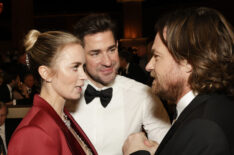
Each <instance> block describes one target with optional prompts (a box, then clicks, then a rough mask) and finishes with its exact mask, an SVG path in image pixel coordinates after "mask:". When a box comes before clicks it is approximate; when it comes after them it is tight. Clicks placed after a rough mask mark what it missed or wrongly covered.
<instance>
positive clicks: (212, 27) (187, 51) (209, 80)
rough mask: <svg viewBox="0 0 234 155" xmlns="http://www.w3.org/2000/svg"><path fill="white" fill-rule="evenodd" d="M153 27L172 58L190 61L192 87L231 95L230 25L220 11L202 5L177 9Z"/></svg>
mask: <svg viewBox="0 0 234 155" xmlns="http://www.w3.org/2000/svg"><path fill="white" fill-rule="evenodd" d="M155 28H156V31H157V32H158V33H159V35H160V38H161V39H162V41H163V43H164V44H165V46H167V48H168V50H169V52H170V53H171V55H172V56H173V58H174V59H175V61H177V62H178V63H180V61H182V60H187V62H188V63H189V64H191V66H192V71H191V75H190V77H189V81H188V82H189V84H190V87H191V89H192V90H194V91H196V92H198V93H212V92H213V93H225V94H227V95H229V96H234V86H233V83H234V64H233V62H234V56H233V49H234V36H233V27H232V26H231V25H230V24H229V23H228V22H227V20H226V19H225V18H224V16H223V15H222V14H221V13H220V12H218V11H217V10H214V9H211V8H205V7H201V8H189V9H184V10H178V11H175V12H173V13H171V14H168V15H166V16H165V17H164V18H161V19H160V20H159V21H158V22H157V23H156V25H155Z"/></svg>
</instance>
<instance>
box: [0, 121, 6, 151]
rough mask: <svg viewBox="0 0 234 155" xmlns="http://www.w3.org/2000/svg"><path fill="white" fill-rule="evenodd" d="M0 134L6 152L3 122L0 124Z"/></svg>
mask: <svg viewBox="0 0 234 155" xmlns="http://www.w3.org/2000/svg"><path fill="white" fill-rule="evenodd" d="M0 136H1V138H2V141H3V143H4V147H5V150H6V153H7V147H6V136H5V123H4V124H3V125H1V126H0Z"/></svg>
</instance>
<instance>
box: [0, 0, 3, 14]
mask: <svg viewBox="0 0 234 155" xmlns="http://www.w3.org/2000/svg"><path fill="white" fill-rule="evenodd" d="M2 11H3V3H1V2H0V14H1V13H2Z"/></svg>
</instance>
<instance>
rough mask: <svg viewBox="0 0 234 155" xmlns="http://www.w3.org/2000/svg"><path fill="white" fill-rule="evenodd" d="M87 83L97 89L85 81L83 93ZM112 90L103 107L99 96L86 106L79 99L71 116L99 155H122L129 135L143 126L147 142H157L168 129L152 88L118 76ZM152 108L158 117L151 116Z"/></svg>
mask: <svg viewBox="0 0 234 155" xmlns="http://www.w3.org/2000/svg"><path fill="white" fill-rule="evenodd" d="M88 84H90V85H92V86H93V87H94V88H95V89H97V90H100V89H98V88H97V87H95V86H94V85H93V84H92V83H90V82H89V81H86V82H85V86H84V87H83V93H84V91H85V89H86V87H87V85H88ZM111 87H112V88H113V96H112V99H111V101H110V103H109V104H108V106H107V107H106V108H104V107H103V106H102V105H101V103H100V98H98V97H96V98H94V99H93V100H92V102H90V103H89V104H86V102H85V99H84V97H81V99H80V101H79V103H78V107H77V109H76V112H74V113H72V115H73V117H74V118H75V120H76V121H77V122H78V124H79V125H80V126H81V128H82V129H83V130H84V132H85V133H86V135H87V136H88V137H89V139H90V140H91V142H92V143H93V145H94V146H95V148H96V150H97V152H98V154H100V155H120V154H122V146H123V143H124V141H125V140H126V138H127V137H128V135H130V134H131V133H134V132H139V131H141V129H142V125H143V126H144V129H145V130H146V132H147V134H148V137H149V139H152V140H155V141H157V142H158V143H160V142H161V140H162V139H163V137H164V136H165V134H166V133H167V131H168V129H169V128H170V121H169V118H168V115H167V113H166V111H165V109H164V108H163V105H162V103H161V101H160V100H159V99H158V98H157V97H155V95H153V94H152V93H151V88H150V87H148V86H146V85H143V84H141V83H139V82H136V81H135V80H132V79H129V78H126V77H123V76H119V75H117V76H116V79H115V81H114V83H112V84H111ZM106 88H107V87H105V88H102V89H106ZM153 105H155V109H156V112H155V113H156V116H160V117H161V118H156V117H155V116H153V108H152V106H153Z"/></svg>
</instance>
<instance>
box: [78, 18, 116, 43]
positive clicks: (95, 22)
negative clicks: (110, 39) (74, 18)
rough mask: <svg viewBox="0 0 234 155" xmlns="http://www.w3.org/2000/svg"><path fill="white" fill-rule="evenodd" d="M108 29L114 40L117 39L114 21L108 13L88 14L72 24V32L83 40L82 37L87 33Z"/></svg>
mask: <svg viewBox="0 0 234 155" xmlns="http://www.w3.org/2000/svg"><path fill="white" fill-rule="evenodd" d="M108 30H110V31H111V32H112V33H113V36H114V39H115V41H116V40H117V30H116V24H115V22H114V21H113V20H112V19H111V18H110V16H109V15H108V14H104V13H99V14H90V15H88V16H85V17H83V18H82V19H80V20H79V21H78V22H77V23H76V24H75V26H74V34H75V35H76V36H77V37H78V38H79V39H80V40H81V41H82V42H84V37H85V36H86V35H89V34H95V33H98V32H105V31H108Z"/></svg>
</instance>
